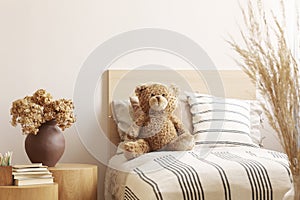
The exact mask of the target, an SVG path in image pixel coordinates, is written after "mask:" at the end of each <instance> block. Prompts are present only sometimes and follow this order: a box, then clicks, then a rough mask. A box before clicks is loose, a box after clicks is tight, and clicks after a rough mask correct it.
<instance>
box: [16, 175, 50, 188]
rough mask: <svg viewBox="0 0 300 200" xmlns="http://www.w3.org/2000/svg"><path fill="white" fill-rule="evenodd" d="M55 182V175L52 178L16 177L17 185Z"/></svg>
mask: <svg viewBox="0 0 300 200" xmlns="http://www.w3.org/2000/svg"><path fill="white" fill-rule="evenodd" d="M51 183H54V181H53V177H51V178H29V179H15V185H18V186H22V185H38V184H51Z"/></svg>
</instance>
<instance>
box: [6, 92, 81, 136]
mask: <svg viewBox="0 0 300 200" xmlns="http://www.w3.org/2000/svg"><path fill="white" fill-rule="evenodd" d="M73 110H74V105H73V102H72V101H71V100H66V99H59V100H55V101H54V100H53V99H52V96H51V94H50V93H47V92H46V90H44V89H39V90H37V91H36V92H35V93H34V94H33V96H26V97H24V98H23V99H19V100H16V101H14V102H13V103H12V107H11V109H10V114H11V115H12V120H11V124H12V125H13V126H16V125H17V124H18V123H19V124H20V125H21V127H22V132H23V134H37V133H38V131H39V127H40V126H41V125H42V124H43V123H45V122H46V121H50V120H56V122H57V125H58V126H59V127H60V128H61V129H62V130H65V129H66V128H69V127H70V126H71V125H72V124H73V123H74V122H75V121H76V118H75V116H74V113H73Z"/></svg>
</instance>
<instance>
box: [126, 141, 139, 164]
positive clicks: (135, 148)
mask: <svg viewBox="0 0 300 200" xmlns="http://www.w3.org/2000/svg"><path fill="white" fill-rule="evenodd" d="M124 150H125V151H124V156H125V158H127V159H128V160H131V159H133V158H136V157H138V156H140V155H141V152H139V144H138V143H137V142H127V143H126V144H124Z"/></svg>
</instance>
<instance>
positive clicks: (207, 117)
mask: <svg viewBox="0 0 300 200" xmlns="http://www.w3.org/2000/svg"><path fill="white" fill-rule="evenodd" d="M187 96H188V103H189V105H190V112H191V114H192V125H193V133H194V134H195V135H196V136H195V138H196V141H197V143H198V144H212V145H216V144H222V145H247V146H256V147H258V145H257V144H255V143H254V142H253V140H252V139H251V137H250V133H251V126H252V124H251V102H250V101H246V100H239V99H229V98H221V97H214V96H210V95H204V94H197V93H191V94H188V95H187Z"/></svg>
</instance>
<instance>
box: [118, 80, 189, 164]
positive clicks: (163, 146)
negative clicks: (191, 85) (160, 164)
mask: <svg viewBox="0 0 300 200" xmlns="http://www.w3.org/2000/svg"><path fill="white" fill-rule="evenodd" d="M177 93H178V90H177V88H175V87H169V88H168V87H166V86H164V85H162V84H158V83H151V84H144V85H140V86H138V87H137V88H136V90H135V94H136V96H137V97H138V101H137V100H136V99H135V98H130V102H131V105H132V108H133V115H134V118H135V123H134V124H133V125H132V126H131V128H130V129H129V131H128V135H129V137H130V138H134V139H131V140H129V141H125V143H124V149H125V157H126V158H127V159H132V158H135V157H137V156H140V155H142V154H144V153H147V152H150V151H157V150H175V151H176V150H177V151H184V150H190V149H192V148H193V146H194V138H193V136H192V135H191V134H190V133H189V132H188V131H187V130H186V129H185V128H184V126H183V124H182V122H181V121H180V120H179V119H178V118H177V117H176V116H175V115H173V111H174V110H175V109H176V106H177V95H178V94H177Z"/></svg>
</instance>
